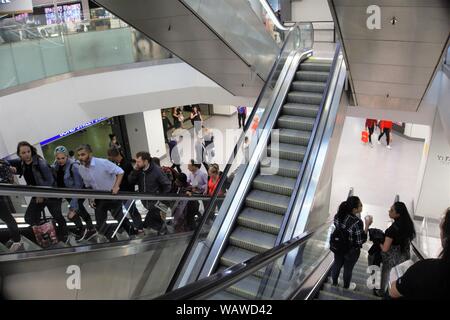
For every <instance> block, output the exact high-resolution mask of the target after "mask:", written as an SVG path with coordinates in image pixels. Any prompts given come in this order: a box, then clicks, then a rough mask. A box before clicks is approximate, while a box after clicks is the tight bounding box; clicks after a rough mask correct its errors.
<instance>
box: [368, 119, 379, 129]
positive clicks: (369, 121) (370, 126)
mask: <svg viewBox="0 0 450 320" xmlns="http://www.w3.org/2000/svg"><path fill="white" fill-rule="evenodd" d="M376 124H377V120H376V119H366V128H373V127H375V125H376Z"/></svg>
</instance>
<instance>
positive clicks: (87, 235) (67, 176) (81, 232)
mask: <svg viewBox="0 0 450 320" xmlns="http://www.w3.org/2000/svg"><path fill="white" fill-rule="evenodd" d="M54 154H55V162H54V164H53V166H52V167H53V170H54V172H55V174H56V186H57V187H58V188H73V189H83V186H84V184H83V179H82V178H81V176H80V173H79V164H78V163H77V162H75V161H73V160H72V159H70V158H69V153H68V151H67V148H66V147H64V146H58V147H56V148H55V152H54ZM58 200H59V202H60V205H61V204H62V199H58ZM66 200H67V202H69V212H68V213H67V218H68V219H69V220H70V221H72V222H73V223H75V226H76V228H77V229H76V231H75V240H76V241H82V240H84V239H86V240H89V239H91V238H92V236H94V235H95V233H96V231H95V228H94V226H93V224H92V219H91V216H90V215H89V213H88V212H87V210H86V208H85V207H84V199H77V198H71V199H66ZM81 218H83V220H84V221H85V222H86V228H85V227H84V226H83V223H82V222H81Z"/></svg>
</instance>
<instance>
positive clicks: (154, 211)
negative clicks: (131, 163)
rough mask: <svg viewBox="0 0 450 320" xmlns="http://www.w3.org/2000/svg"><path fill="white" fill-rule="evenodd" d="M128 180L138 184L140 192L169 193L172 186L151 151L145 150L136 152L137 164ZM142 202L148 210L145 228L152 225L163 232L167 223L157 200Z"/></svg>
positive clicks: (132, 183)
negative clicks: (162, 217) (160, 211)
mask: <svg viewBox="0 0 450 320" xmlns="http://www.w3.org/2000/svg"><path fill="white" fill-rule="evenodd" d="M128 182H129V183H130V184H131V185H136V184H137V185H138V187H139V192H143V193H149V194H164V193H168V192H169V191H170V189H171V187H172V184H171V182H170V181H169V179H168V178H167V176H166V175H165V174H164V173H163V171H162V170H161V168H159V167H158V166H156V165H155V164H154V163H153V162H152V157H151V155H150V153H148V152H145V151H141V152H138V153H137V154H136V165H135V168H134V170H133V171H132V172H131V173H130V175H129V176H128ZM142 204H143V205H144V207H145V208H146V209H147V210H148V213H147V215H146V216H145V220H144V228H148V227H151V228H153V229H155V230H158V232H160V233H162V230H163V229H164V227H165V223H164V221H163V220H162V219H161V216H160V214H159V209H158V208H156V207H155V204H156V201H142Z"/></svg>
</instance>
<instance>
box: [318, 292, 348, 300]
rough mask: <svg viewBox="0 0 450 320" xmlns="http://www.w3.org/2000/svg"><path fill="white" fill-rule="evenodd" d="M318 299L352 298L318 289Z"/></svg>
mask: <svg viewBox="0 0 450 320" xmlns="http://www.w3.org/2000/svg"><path fill="white" fill-rule="evenodd" d="M318 300H352V299H350V298H347V297H344V296H340V295H337V294H334V293H332V292H327V291H320V292H319V297H318Z"/></svg>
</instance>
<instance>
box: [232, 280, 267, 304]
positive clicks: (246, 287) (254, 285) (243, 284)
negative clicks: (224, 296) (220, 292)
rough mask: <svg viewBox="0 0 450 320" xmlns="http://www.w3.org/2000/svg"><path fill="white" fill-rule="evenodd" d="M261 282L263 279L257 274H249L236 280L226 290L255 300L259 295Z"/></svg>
mask: <svg viewBox="0 0 450 320" xmlns="http://www.w3.org/2000/svg"><path fill="white" fill-rule="evenodd" d="M260 284H261V279H259V278H257V277H255V276H249V277H246V278H244V279H242V280H241V281H239V282H236V283H235V284H233V285H232V286H231V287H229V288H228V289H227V290H226V291H227V292H229V293H231V294H236V295H238V296H240V297H242V298H245V299H250V300H253V299H255V298H256V296H257V295H258V289H259V286H260Z"/></svg>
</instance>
